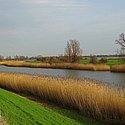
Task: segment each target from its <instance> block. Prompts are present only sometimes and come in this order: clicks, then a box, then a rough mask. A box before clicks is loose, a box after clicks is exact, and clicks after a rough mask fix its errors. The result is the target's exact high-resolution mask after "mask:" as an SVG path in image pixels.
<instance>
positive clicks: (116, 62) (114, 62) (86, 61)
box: [80, 59, 125, 65]
mask: <svg viewBox="0 0 125 125" xmlns="http://www.w3.org/2000/svg"><path fill="white" fill-rule="evenodd" d="M80 63H83V64H89V63H90V60H89V59H82V60H80ZM106 64H107V65H120V64H125V61H123V60H120V59H108V60H107V63H106Z"/></svg>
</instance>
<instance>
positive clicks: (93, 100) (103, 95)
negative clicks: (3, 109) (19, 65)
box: [0, 72, 125, 125]
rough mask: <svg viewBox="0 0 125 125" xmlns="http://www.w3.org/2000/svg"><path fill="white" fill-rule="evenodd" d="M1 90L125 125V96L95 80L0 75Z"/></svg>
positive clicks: (123, 93)
mask: <svg viewBox="0 0 125 125" xmlns="http://www.w3.org/2000/svg"><path fill="white" fill-rule="evenodd" d="M0 87H1V88H4V89H7V90H11V91H13V92H16V93H19V94H25V95H30V96H34V97H36V98H39V99H41V100H43V99H44V100H47V101H51V102H53V103H56V104H59V105H62V106H65V107H68V108H72V109H75V110H77V111H79V112H80V113H82V114H83V115H85V116H88V117H91V118H94V119H97V120H100V121H103V122H105V123H106V125H110V124H112V125H125V92H124V89H119V90H117V89H116V88H112V87H109V86H108V85H104V84H101V83H99V82H96V81H94V80H89V79H85V80H77V79H71V78H68V79H67V78H52V77H46V76H30V75H24V74H12V73H4V72H1V73H0Z"/></svg>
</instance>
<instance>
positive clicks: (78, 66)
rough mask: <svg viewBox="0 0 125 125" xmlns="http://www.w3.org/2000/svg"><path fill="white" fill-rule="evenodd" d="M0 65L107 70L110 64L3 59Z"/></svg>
mask: <svg viewBox="0 0 125 125" xmlns="http://www.w3.org/2000/svg"><path fill="white" fill-rule="evenodd" d="M0 64H1V65H5V66H11V67H31V68H59V69H76V70H92V71H109V70H110V66H108V65H105V64H78V63H52V64H49V63H31V62H25V61H4V62H0Z"/></svg>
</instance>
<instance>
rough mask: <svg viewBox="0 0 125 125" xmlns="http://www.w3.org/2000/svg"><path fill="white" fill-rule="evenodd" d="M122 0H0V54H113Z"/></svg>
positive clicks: (122, 21)
mask: <svg viewBox="0 0 125 125" xmlns="http://www.w3.org/2000/svg"><path fill="white" fill-rule="evenodd" d="M124 6H125V0H0V55H3V56H9V55H10V56H15V55H27V56H37V55H43V56H52V55H59V54H64V49H65V47H66V43H67V40H70V39H75V40H78V41H79V42H80V47H81V49H82V50H83V55H90V54H93V55H94V54H116V51H117V49H118V48H119V46H118V45H117V44H115V40H116V39H118V36H119V34H121V33H124V32H125V7H124Z"/></svg>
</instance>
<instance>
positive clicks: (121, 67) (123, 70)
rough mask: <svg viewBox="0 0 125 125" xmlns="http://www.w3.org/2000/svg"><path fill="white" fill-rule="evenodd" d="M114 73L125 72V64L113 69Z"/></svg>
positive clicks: (115, 66)
mask: <svg viewBox="0 0 125 125" xmlns="http://www.w3.org/2000/svg"><path fill="white" fill-rule="evenodd" d="M111 71H112V72H125V64H121V65H114V66H112V67H111Z"/></svg>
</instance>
